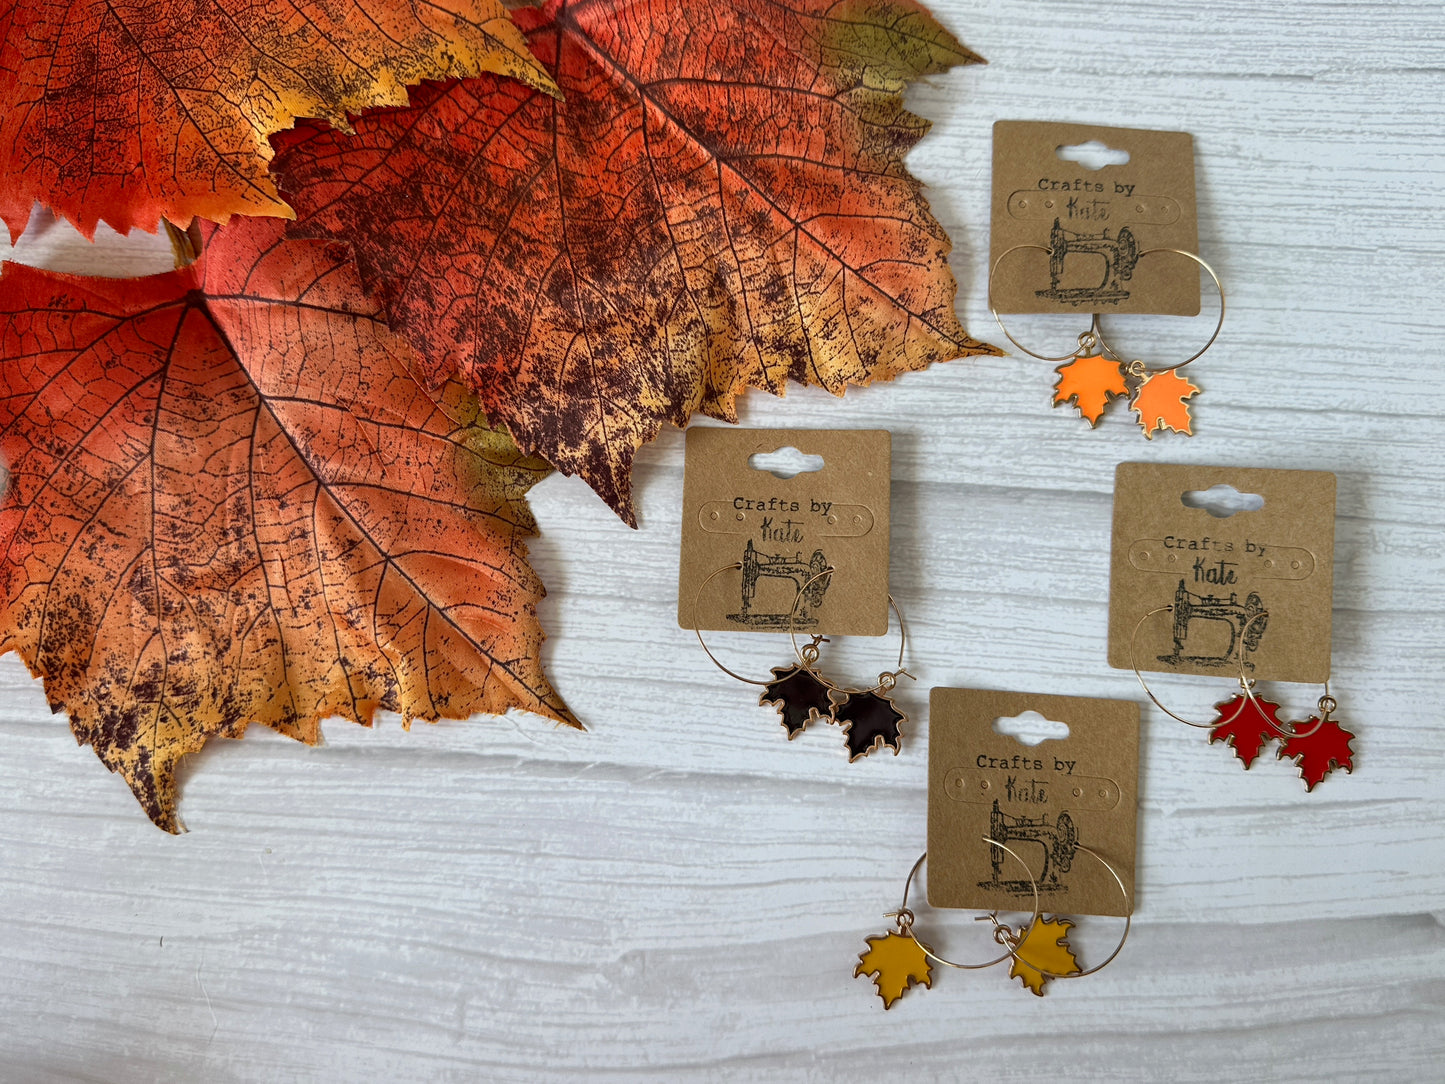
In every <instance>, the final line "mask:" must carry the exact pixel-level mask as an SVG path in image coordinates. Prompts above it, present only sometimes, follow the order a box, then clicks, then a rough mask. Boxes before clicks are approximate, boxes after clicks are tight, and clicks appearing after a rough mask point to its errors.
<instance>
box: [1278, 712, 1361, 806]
mask: <svg viewBox="0 0 1445 1084" xmlns="http://www.w3.org/2000/svg"><path fill="white" fill-rule="evenodd" d="M1316 724H1318V727H1317V726H1316ZM1299 731H1300V733H1301V734H1302V737H1298V738H1286V739H1285V740H1284V742H1283V743H1282V744H1281V745H1280V749H1279V757H1280V759H1281V760H1283V759H1285V758H1286V757H1289V758H1292V759H1293V760H1294V762H1295V764H1296V765H1298V766H1299V775H1300V778H1301V779H1303V780H1304V781H1305V790H1307V791H1309V790H1314V789H1315V787H1316V786H1318V785H1319V784H1320V783H1321V782H1322V781H1323V780H1324V778H1325V776H1327V775H1329V774H1330V772H1332V771H1334V770H1335V769H1336V768H1343V769H1344V770H1345V771H1347V772H1351V773H1353V772H1354V770H1355V758H1354V751H1353V750H1352V749H1351V748H1350V742H1352V741H1354V740H1355V736H1354V735H1353V734H1351V733H1350V732H1349V731H1348V730H1346V729H1344V728H1343V727H1341V726H1340V724H1339V723H1337V722H1335V721H1334V720H1333V719H1326V720H1324V721H1323V722H1321V721H1320V718H1319V716H1317V715H1312V716H1310V720H1309V722H1307V723H1300V724H1299Z"/></svg>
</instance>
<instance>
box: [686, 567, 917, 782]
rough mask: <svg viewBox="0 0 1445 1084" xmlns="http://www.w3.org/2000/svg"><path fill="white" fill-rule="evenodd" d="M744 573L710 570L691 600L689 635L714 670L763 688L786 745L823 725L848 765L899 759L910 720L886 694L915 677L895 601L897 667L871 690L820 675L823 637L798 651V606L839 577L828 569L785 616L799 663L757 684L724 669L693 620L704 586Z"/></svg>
mask: <svg viewBox="0 0 1445 1084" xmlns="http://www.w3.org/2000/svg"><path fill="white" fill-rule="evenodd" d="M742 568H743V566H742V562H740V561H734V562H733V563H732V564H730V565H723V567H722V568H719V569H716V570H714V571H713V572H711V573H709V574H708V576H707V578H706V579H704V580H703V581H702V583H700V584H698V588H697V594H696V595H695V596H694V597H693V614H694V620H693V629H692V631H693V632H694V633H695V634H696V635H697V642H698V643H699V644H700V645H701V646H702V649H703V651H705V652H706V653H707V657H708V658H709V659H711V660H712V664H713V665H714V666H716V667H717V668H718V669H719V670H721V671H722V672H723V673H724V674H726V675H727V676H728V677H730V678H733V679H735V680H737V681H741V682H743V683H745V684H747V685H758V686H761V687H762V690H763V691H762V693H761V694H760V695H759V697H758V703H759V704H760V705H764V706H771V707H774V708H776V709H777V711H778V715H779V717H780V718H781V720H782V724H783V728H784V729H785V730H786V731H787V732H788V740H789V741H791V740H792V739H794V738H796V737H797V736H798V735H799V734H801V733H802V732H803V731H804V730H806V729H807V728H808V725H809V724H810V723H814V722H818V721H820V720H821V721H823V722H827V723H835V724H837V725H839V726H841V727H842V728H843V740H844V743H845V744H846V745H847V747H848V760H849V762H850V763H851V762H852V761H855V760H857V759H858V758H859V757H865V756H867V755H868V754H869V753H872V752H873V751H874V750H876V749H882V748H888V749H892V750H893V755H894V756H897V755H898V752H899V750H900V749H901V748H902V742H903V732H902V729H901V727H902V725H903V724H904V723H906V722H907V721H908V716H907V715H905V714H904V713H903V712H901V711H899V710H898V708H897V706H896V705H895V704H894V702H893V698H892V697H891V696H889V695H888V694H889V693H890V692H892V691H893V688H894V687H895V686H896V685H897V684H898V679H899V678H900V677H906V678H909V679H910V680H912V679H913V675H912V674H910V673H909V672H908V671H907V670H906V669H904V667H903V653H904V649H905V648H906V646H907V644H908V627H907V625H905V624H904V621H903V612H902V611H901V610H900V609H899V608H898V603H896V602H894V601H893V596H892V595H889V596H888V605H889V608H890V609H892V611H893V613H894V614H895V615H896V616H897V617H898V661H897V663H896V665H895V666H894V668H893V669H892V670H885V671H883V672H882V673H881V674H879V675H878V680H877V682H875V683H874V684H873V685H869V686H864V687H853V686H847V685H840V684H837V683H836V682H834V681H831V680H830V679H829V678H827V677H825V676H824V675H823V674H822V672H821V671H820V670H819V669H818V660H819V658H820V657H821V655H822V652H821V651H820V650H819V647H820V645H822V644H826V643H828V642H829V641H828V639H827V637H825V636H823V635H821V634H819V633H814V634H812V636H811V639H810V640H809V642H808V643H806V644H803V645H802V646H799V644H798V629H797V620H798V606H799V604H800V603H801V602H802V601H803V599H804V598H812V597H814V595H815V594H816V592H815V590H814V589H815V588H817V587H819V586H821V585H822V584H823V583H824V582H825V581H826V580H830V579H831V577H832V575H833V573H834V572H835V571H837V570H836V569H834V568H833V566H831V565H829V566H827V567H826V568H824V569H823V570H822V571H821V572H819V573H817V574H816V575H814V576H812V577H810V578H809V579H808V580H806V581H805V582H804V583H802V584H801V585H799V587H798V593H797V595H795V596H794V598H793V606H792V609H791V610H789V611H788V639H789V641H790V642H791V643H792V645H793V654H794V656H795V657H796V658H797V662H796V663H790V664H787V665H784V666H774V667H773V668H772V675H773V676H772V679H771V680H768V681H760V680H758V679H757V678H750V677H746V676H744V675H742V674H739V673H737V672H736V671H734V670H732V669H730V668H729V667H727V666H724V665H723V663H722V661H721V660H720V659H718V657H717V656H716V655H714V654H713V653H712V649H711V648H710V647H708V646H707V641H706V640H704V639H703V638H702V629H701V628H700V627H699V622H698V621H697V620H696V614H697V600H698V599H699V598H701V597H702V592H703V590H704V589H705V588H706V587H707V585H708V584H709V583H711V582H712V580H713V579H714V578H715V577H717V576H721V575H723V574H724V573H726V572H740V571H742Z"/></svg>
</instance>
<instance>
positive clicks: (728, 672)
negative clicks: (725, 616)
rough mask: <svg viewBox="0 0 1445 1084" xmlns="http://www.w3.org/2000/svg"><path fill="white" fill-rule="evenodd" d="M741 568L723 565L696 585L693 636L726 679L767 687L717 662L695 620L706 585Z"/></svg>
mask: <svg viewBox="0 0 1445 1084" xmlns="http://www.w3.org/2000/svg"><path fill="white" fill-rule="evenodd" d="M742 567H743V563H742V562H741V561H734V562H733V563H732V564H730V565H723V566H722V568H718V569H714V570H713V571H712V572H710V573H708V576H707V578H706V579H705V580H703V581H702V583H700V584H698V585H697V594H695V595H693V596H692V631H693V634H694V635H696V636H697V642H698V643H699V644H700V645H701V646H702V649H703V651H705V652H707V657H708V658H709V659H711V660H712V664H713V665H714V666H716V667H717V668H718V669H719V670H721V671H722V672H723V673H724V674H726V675H727V676H728V677H730V678H734V679H736V680H738V681H741V682H743V683H744V684H747V685H768V684H771V683H770V682H767V681H758V680H757V679H756V678H750V677H743V676H742V674H739V673H738V672H737V671H736V670H729V669H728V668H727V667H726V666H724V665H723V664H722V662H721V660H719V659H718V657H717V656H716V655H714V654H713V653H712V648H710V647H708V646H707V641H706V640H704V639H703V638H702V629H701V627H700V625H701V622H699V621H698V619H697V600H698V599H700V598H702V593H703V590H704V589H705V588H706V587H707V585H708V584H710V583H712V581H713V580H714V579H715V578H716V577H718V576H721V575H722V574H723V573H724V572H741V571H742ZM799 595H800V597H801V592H799ZM797 607H798V603H797V600H796V599H794V600H793V608H794V609H797ZM793 646H794V648H796V647H797V642H796V641H794V644H793ZM815 676H816V675H815Z"/></svg>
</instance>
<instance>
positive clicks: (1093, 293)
mask: <svg viewBox="0 0 1445 1084" xmlns="http://www.w3.org/2000/svg"><path fill="white" fill-rule="evenodd" d="M1071 253H1074V254H1079V255H1091V256H1099V257H1101V258H1102V259H1103V261H1104V269H1103V270H1104V273H1103V275H1101V276H1100V278H1099V282H1098V285H1096V286H1070V287H1060V285H1059V283H1060V282H1062V281H1063V278H1064V260H1065V259H1066V258H1067V257H1068V256H1069V255H1070V254H1071ZM1138 262H1139V243H1138V241H1136V240H1135V239H1134V231H1133V230H1131V229H1130V228H1129V227H1128V226H1120V227H1119V232H1118V234H1117V235H1115V236H1114V237H1110V236H1109V231H1108V229H1107V228H1106V229H1105V230H1104V231H1103V232H1102V233H1077V232H1075V231H1073V230H1066V229H1064V227H1063V226H1062V225H1061V224H1060V222H1059V220H1058V219H1057V218H1056V219H1054V225H1053V228H1052V229H1051V230H1049V288H1048V289H1047V290H1035V291H1034V296H1036V297H1044V298H1048V299H1049V300H1050V301H1062V302H1063V303H1065V304H1067V305H1085V304H1088V305H1117V304H1118V303H1119V302H1120V301H1123V300H1124V299H1126V298H1127V297H1128V296H1129V291H1128V290H1126V289H1124V286H1123V284H1124V283H1125V282H1128V281H1129V280H1130V279H1131V278H1133V277H1134V267H1135V265H1136V264H1137V263H1138Z"/></svg>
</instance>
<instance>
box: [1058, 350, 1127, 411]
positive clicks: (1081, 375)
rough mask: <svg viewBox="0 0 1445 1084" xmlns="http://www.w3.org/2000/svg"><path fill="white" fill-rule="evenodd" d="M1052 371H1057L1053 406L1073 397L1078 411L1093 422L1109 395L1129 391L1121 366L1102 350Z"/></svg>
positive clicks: (1102, 409)
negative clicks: (1100, 352) (1057, 377)
mask: <svg viewBox="0 0 1445 1084" xmlns="http://www.w3.org/2000/svg"><path fill="white" fill-rule="evenodd" d="M1054 372H1056V373H1058V374H1059V379H1058V382H1057V383H1055V384H1054V406H1060V405H1062V404H1063V403H1067V402H1068V401H1069V400H1070V399H1072V400H1073V401H1074V405H1075V406H1076V407H1078V408H1079V414H1080V415H1081V416H1083V417H1084V418H1085V419H1086V420H1087V421H1088V423H1089V424H1090V425H1092V426H1097V425H1098V424H1099V419H1100V418H1102V417H1103V416H1104V408H1105V407H1107V406H1108V405H1109V400H1110V399H1116V398H1118V397H1119V396H1121V395H1128V394H1129V385H1128V384H1126V383H1125V382H1124V369H1123V367H1122V366H1121V365H1120V364H1119V363H1118V362H1117V361H1114V360H1113V359H1112V358H1106V357H1104V356H1103V355H1102V354H1090V355H1087V356H1085V357H1076V358H1074V360H1073V361H1070V362H1068V363H1066V364H1064V365H1060V366H1059V367H1058V368H1057V369H1055V370H1054Z"/></svg>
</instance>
